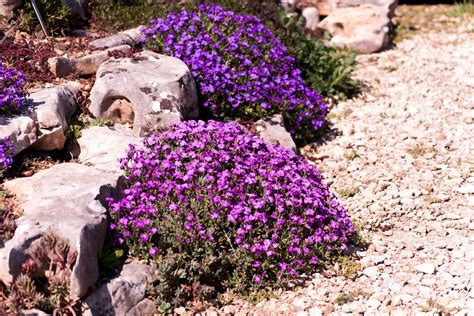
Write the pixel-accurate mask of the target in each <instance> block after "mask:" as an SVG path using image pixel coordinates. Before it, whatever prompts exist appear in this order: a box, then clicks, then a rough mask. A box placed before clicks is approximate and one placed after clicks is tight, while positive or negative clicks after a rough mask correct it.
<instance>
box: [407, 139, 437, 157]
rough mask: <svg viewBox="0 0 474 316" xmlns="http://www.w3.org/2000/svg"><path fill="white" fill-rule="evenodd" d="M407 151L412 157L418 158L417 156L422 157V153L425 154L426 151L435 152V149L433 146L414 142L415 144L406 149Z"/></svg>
mask: <svg viewBox="0 0 474 316" xmlns="http://www.w3.org/2000/svg"><path fill="white" fill-rule="evenodd" d="M407 152H408V153H409V154H410V155H411V156H412V157H413V158H415V159H416V158H419V157H422V156H424V155H426V154H427V153H430V152H435V149H434V148H433V147H427V146H424V145H422V144H419V143H418V144H416V145H415V146H413V147H411V148H409V149H408V150H407Z"/></svg>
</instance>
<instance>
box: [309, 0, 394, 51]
mask: <svg viewBox="0 0 474 316" xmlns="http://www.w3.org/2000/svg"><path fill="white" fill-rule="evenodd" d="M390 24H391V21H390V18H389V17H388V16H387V14H386V12H385V10H384V9H381V8H380V7H378V6H374V5H371V4H365V5H361V6H358V7H353V8H341V9H337V10H334V11H333V12H331V14H330V15H329V16H328V17H326V18H325V19H324V20H322V21H321V22H320V23H319V25H318V27H319V28H321V29H323V30H327V31H328V32H329V33H330V34H331V36H332V38H331V41H330V43H331V44H332V45H334V46H336V47H338V48H341V49H348V50H351V51H354V52H357V53H363V54H368V53H373V52H376V51H379V50H381V49H382V48H384V47H385V46H386V45H387V44H388V43H389V31H390Z"/></svg>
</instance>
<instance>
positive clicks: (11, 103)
mask: <svg viewBox="0 0 474 316" xmlns="http://www.w3.org/2000/svg"><path fill="white" fill-rule="evenodd" d="M24 82H25V78H24V76H23V74H22V73H21V72H20V71H18V70H15V69H13V68H11V67H9V66H8V65H7V64H6V63H5V62H4V61H3V60H2V59H1V58H0V114H4V113H8V112H12V111H19V110H20V109H21V108H22V106H23V102H24V98H25V95H26V90H25V88H24Z"/></svg>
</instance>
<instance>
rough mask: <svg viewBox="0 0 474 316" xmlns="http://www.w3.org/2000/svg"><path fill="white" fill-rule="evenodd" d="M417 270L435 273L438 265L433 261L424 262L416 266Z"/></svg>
mask: <svg viewBox="0 0 474 316" xmlns="http://www.w3.org/2000/svg"><path fill="white" fill-rule="evenodd" d="M415 270H416V271H418V272H422V273H425V274H433V273H435V271H436V266H435V265H434V264H433V263H422V264H419V265H417V266H415Z"/></svg>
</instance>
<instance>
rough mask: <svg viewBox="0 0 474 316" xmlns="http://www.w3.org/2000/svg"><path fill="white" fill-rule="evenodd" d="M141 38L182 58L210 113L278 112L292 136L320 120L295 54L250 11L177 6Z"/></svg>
mask: <svg viewBox="0 0 474 316" xmlns="http://www.w3.org/2000/svg"><path fill="white" fill-rule="evenodd" d="M143 42H144V43H145V44H146V45H147V47H149V48H152V49H157V50H158V51H160V52H163V53H164V54H169V55H171V56H174V57H176V58H179V59H181V60H183V61H184V62H185V63H186V64H187V65H188V66H189V68H190V69H191V72H192V74H193V76H194V79H195V80H196V83H197V85H198V87H199V90H200V93H201V97H202V101H203V107H204V108H205V109H208V110H209V111H210V112H211V113H212V115H213V116H214V117H219V118H224V119H226V118H236V117H238V118H243V119H259V118H262V117H266V116H269V115H272V114H275V113H283V115H284V117H285V123H286V125H287V128H288V130H289V131H290V132H291V134H292V135H293V137H294V138H295V139H296V140H304V139H308V138H311V137H312V136H313V135H314V133H315V132H316V131H317V130H319V129H320V128H321V127H322V126H323V125H324V119H325V116H326V114H327V106H326V104H324V102H323V101H322V99H321V97H320V96H319V94H318V92H317V91H316V90H313V89H311V88H309V87H307V86H306V84H305V83H304V81H303V79H302V77H301V71H300V70H298V69H297V68H296V65H295V59H294V58H293V57H292V56H290V55H289V54H288V53H287V48H286V47H285V46H284V45H283V44H282V43H281V42H280V40H279V39H278V38H277V37H276V36H275V35H274V34H273V33H272V31H270V30H269V29H267V28H266V27H265V26H264V24H263V23H262V22H260V20H259V19H258V18H256V17H254V16H243V15H237V14H235V13H233V12H231V11H224V10H223V9H222V8H221V7H219V6H217V5H213V6H206V5H201V6H199V7H198V11H197V12H188V11H186V10H184V9H183V10H182V11H181V12H179V13H170V14H168V15H167V17H166V18H164V19H156V20H152V21H151V26H150V28H149V29H146V30H145V31H144V38H143Z"/></svg>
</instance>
